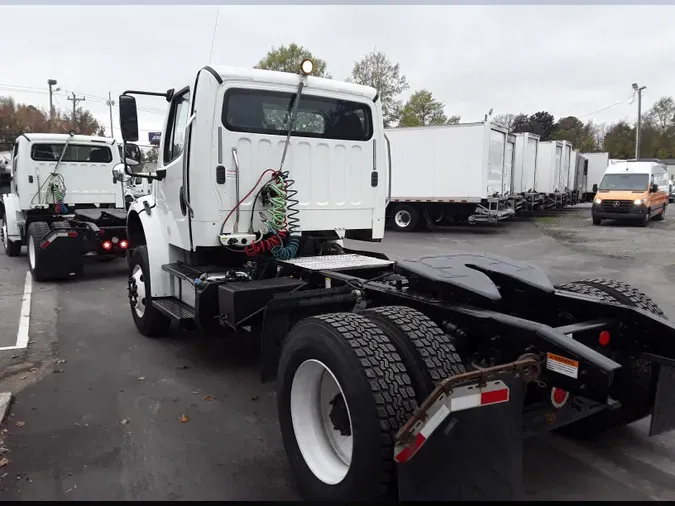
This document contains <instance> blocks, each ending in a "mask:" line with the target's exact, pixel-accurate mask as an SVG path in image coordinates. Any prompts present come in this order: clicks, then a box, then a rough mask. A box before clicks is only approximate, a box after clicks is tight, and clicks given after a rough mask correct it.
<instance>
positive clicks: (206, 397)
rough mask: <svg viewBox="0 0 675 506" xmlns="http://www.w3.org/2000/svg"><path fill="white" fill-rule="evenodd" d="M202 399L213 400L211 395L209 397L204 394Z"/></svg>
mask: <svg viewBox="0 0 675 506" xmlns="http://www.w3.org/2000/svg"><path fill="white" fill-rule="evenodd" d="M204 400H205V401H212V400H213V397H211V396H210V395H205V396H204Z"/></svg>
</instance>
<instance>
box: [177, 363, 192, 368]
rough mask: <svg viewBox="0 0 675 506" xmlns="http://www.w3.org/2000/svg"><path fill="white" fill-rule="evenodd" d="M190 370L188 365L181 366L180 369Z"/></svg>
mask: <svg viewBox="0 0 675 506" xmlns="http://www.w3.org/2000/svg"><path fill="white" fill-rule="evenodd" d="M189 368H190V366H189V365H187V364H186V365H181V366H180V367H179V368H178V369H189Z"/></svg>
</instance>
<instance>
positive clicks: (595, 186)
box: [593, 184, 598, 193]
mask: <svg viewBox="0 0 675 506" xmlns="http://www.w3.org/2000/svg"><path fill="white" fill-rule="evenodd" d="M597 192H598V185H597V184H594V185H593V193H597Z"/></svg>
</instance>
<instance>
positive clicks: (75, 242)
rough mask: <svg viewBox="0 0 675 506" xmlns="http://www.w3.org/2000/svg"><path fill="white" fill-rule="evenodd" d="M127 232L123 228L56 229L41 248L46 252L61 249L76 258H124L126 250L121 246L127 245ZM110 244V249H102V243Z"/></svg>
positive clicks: (46, 238)
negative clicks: (99, 256) (106, 256)
mask: <svg viewBox="0 0 675 506" xmlns="http://www.w3.org/2000/svg"><path fill="white" fill-rule="evenodd" d="M122 241H127V230H126V227H124V226H114V227H106V228H105V229H100V230H98V231H94V230H91V229H89V228H87V227H72V228H69V229H57V230H53V231H52V232H50V233H49V234H48V235H47V236H46V237H45V240H44V242H43V243H42V246H41V247H42V248H43V249H45V250H47V251H53V250H55V249H57V248H56V247H55V246H58V249H63V250H64V251H68V252H70V254H71V255H78V256H98V255H115V256H119V257H124V256H125V255H126V251H127V250H126V248H123V247H122V245H123V244H128V242H125V243H123V242H122ZM106 242H107V243H109V244H110V249H105V248H104V247H103V244H104V243H106Z"/></svg>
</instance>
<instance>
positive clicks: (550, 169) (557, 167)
mask: <svg viewBox="0 0 675 506" xmlns="http://www.w3.org/2000/svg"><path fill="white" fill-rule="evenodd" d="M564 147H565V143H564V142H563V141H545V142H540V143H539V153H538V156H537V177H536V179H535V190H536V191H537V192H538V193H540V194H541V195H542V198H543V200H544V207H546V208H549V207H555V208H561V207H562V206H563V202H564V197H565V186H564V185H563V181H567V179H566V178H565V179H564V180H563V179H562V176H561V174H562V172H563V150H564Z"/></svg>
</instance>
